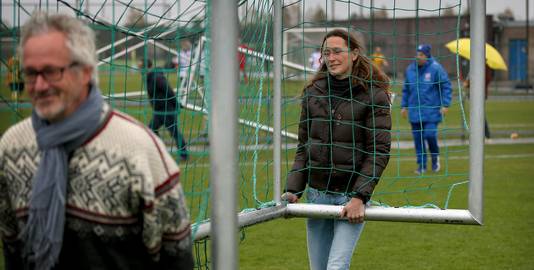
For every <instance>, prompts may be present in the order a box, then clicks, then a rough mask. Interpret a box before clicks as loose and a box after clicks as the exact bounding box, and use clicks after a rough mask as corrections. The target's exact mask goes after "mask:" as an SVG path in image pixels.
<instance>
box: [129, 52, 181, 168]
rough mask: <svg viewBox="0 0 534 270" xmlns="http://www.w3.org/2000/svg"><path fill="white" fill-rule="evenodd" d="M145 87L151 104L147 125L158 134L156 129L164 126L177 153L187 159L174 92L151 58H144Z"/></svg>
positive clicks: (141, 65) (141, 64) (140, 67)
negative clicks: (173, 142) (150, 117)
mask: <svg viewBox="0 0 534 270" xmlns="http://www.w3.org/2000/svg"><path fill="white" fill-rule="evenodd" d="M144 64H145V62H144V61H140V62H139V65H138V67H139V69H142V68H143V65H144ZM146 67H147V69H148V72H147V73H146V88H147V94H148V98H149V99H150V105H151V106H152V109H153V111H152V120H151V121H150V124H149V127H150V129H152V131H153V132H154V133H156V134H158V129H159V128H160V127H161V126H164V127H165V128H166V129H167V130H168V131H169V133H170V134H171V136H172V137H173V138H174V141H175V142H176V146H177V149H178V153H179V154H180V158H181V159H182V160H187V158H188V155H189V154H188V152H187V148H186V142H185V140H184V136H183V135H182V133H180V127H179V126H178V119H177V117H176V116H177V115H179V114H180V106H179V104H178V101H177V100H176V94H175V93H174V91H173V90H172V87H171V86H170V85H169V84H168V83H167V78H165V76H164V75H163V73H161V72H159V71H157V70H156V69H155V68H153V63H152V60H150V59H147V60H146Z"/></svg>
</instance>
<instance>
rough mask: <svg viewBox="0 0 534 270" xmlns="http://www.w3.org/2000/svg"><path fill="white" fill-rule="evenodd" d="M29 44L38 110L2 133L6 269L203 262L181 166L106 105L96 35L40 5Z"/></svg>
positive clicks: (27, 75) (26, 75)
mask: <svg viewBox="0 0 534 270" xmlns="http://www.w3.org/2000/svg"><path fill="white" fill-rule="evenodd" d="M20 40H21V44H20V47H19V49H20V52H21V61H22V67H23V68H22V77H23V80H24V82H25V84H26V86H27V89H26V90H27V92H28V96H29V98H30V100H31V103H32V106H33V110H32V114H31V117H29V118H26V119H24V120H23V121H21V122H20V123H18V124H16V125H14V126H12V127H11V128H9V129H8V131H7V132H6V133H5V134H3V136H2V138H1V139H0V213H1V215H0V234H1V238H2V243H3V249H4V262H5V269H8V270H11V269H38V270H48V269H110V270H111V269H193V264H194V263H193V256H192V239H191V225H190V220H189V214H188V212H187V206H186V204H185V197H184V193H183V190H182V185H181V184H180V169H179V167H178V165H177V164H176V162H174V160H173V159H172V157H171V156H170V155H169V154H168V153H167V151H165V145H164V144H163V142H162V141H161V140H160V139H159V138H158V137H157V136H155V135H154V134H153V133H152V132H151V131H150V130H149V129H148V128H146V126H144V125H143V124H141V123H140V122H138V121H137V120H135V119H134V118H132V117H130V116H128V115H126V114H124V113H121V112H119V111H117V110H114V109H113V108H111V107H110V105H108V104H107V103H106V102H105V101H104V100H103V98H102V95H101V93H100V90H99V89H98V87H97V77H96V76H97V69H96V68H97V63H98V60H97V55H96V49H95V47H96V46H95V35H94V32H93V31H92V30H91V29H90V28H89V27H88V26H87V25H85V24H84V23H83V22H82V21H81V20H78V19H76V18H74V17H71V16H69V15H47V14H45V13H39V12H37V13H34V14H33V15H32V16H31V18H30V19H29V20H28V21H27V22H26V24H25V25H24V27H23V28H22V31H21V39H20Z"/></svg>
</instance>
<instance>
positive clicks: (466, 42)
mask: <svg viewBox="0 0 534 270" xmlns="http://www.w3.org/2000/svg"><path fill="white" fill-rule="evenodd" d="M445 47H447V49H449V50H450V51H451V52H453V53H458V54H459V55H461V56H462V57H465V58H467V59H470V58H471V40H470V39H468V38H461V39H458V40H453V41H451V42H449V43H447V44H445ZM486 64H487V65H488V66H489V67H490V68H492V69H502V70H508V67H506V63H505V62H504V59H502V56H501V54H500V53H499V52H498V51H497V50H496V49H495V48H493V46H491V45H489V44H488V43H486Z"/></svg>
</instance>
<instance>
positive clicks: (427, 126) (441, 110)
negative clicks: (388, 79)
mask: <svg viewBox="0 0 534 270" xmlns="http://www.w3.org/2000/svg"><path fill="white" fill-rule="evenodd" d="M431 49H432V47H431V46H430V45H428V44H421V45H419V47H417V56H416V61H415V62H414V63H412V64H410V65H409V66H408V68H407V69H406V73H405V77H404V78H405V81H404V87H403V88H402V103H401V108H402V110H401V114H402V117H404V118H406V116H408V119H409V121H410V124H411V126H412V134H413V139H414V144H415V151H416V153H417V165H418V166H417V170H416V171H415V173H416V174H422V173H424V172H425V171H426V167H427V146H426V145H427V144H428V152H430V156H431V159H432V171H434V172H438V171H439V170H440V163H439V146H438V136H437V135H438V124H439V123H440V122H441V120H442V118H443V115H444V114H446V113H447V112H448V110H449V109H448V108H449V106H450V104H451V98H452V90H451V82H450V81H449V77H448V75H447V72H446V71H445V70H444V69H443V67H442V66H441V65H440V64H439V63H438V62H437V61H436V60H435V59H434V58H433V57H432V55H431V53H430V51H431Z"/></svg>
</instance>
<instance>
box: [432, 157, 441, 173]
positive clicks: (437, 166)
mask: <svg viewBox="0 0 534 270" xmlns="http://www.w3.org/2000/svg"><path fill="white" fill-rule="evenodd" d="M440 169H441V165H440V164H439V157H437V158H436V163H432V171H433V172H439V170H440Z"/></svg>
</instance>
